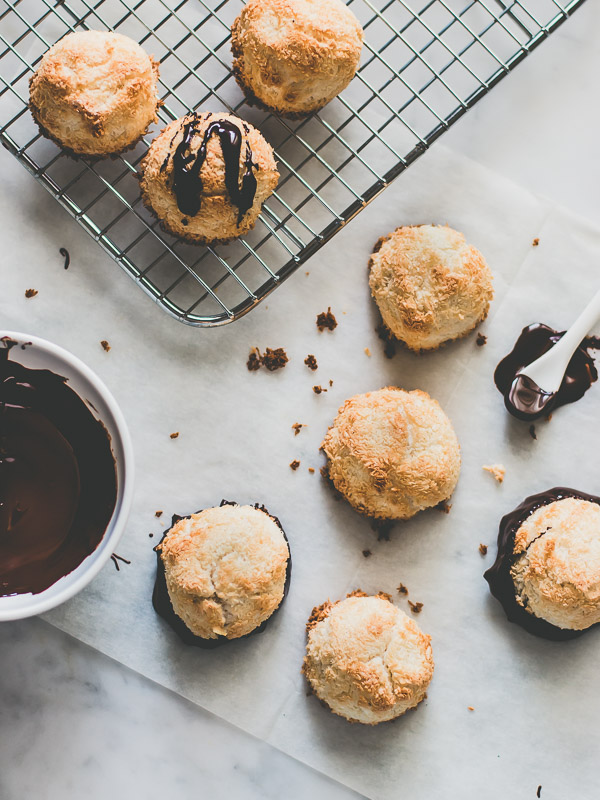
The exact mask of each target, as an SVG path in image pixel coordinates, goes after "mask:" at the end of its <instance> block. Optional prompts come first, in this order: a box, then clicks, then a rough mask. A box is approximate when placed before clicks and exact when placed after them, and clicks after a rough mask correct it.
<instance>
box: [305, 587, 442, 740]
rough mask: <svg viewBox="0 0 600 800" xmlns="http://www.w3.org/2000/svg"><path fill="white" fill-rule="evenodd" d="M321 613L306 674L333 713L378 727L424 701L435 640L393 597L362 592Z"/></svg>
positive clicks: (311, 635)
mask: <svg viewBox="0 0 600 800" xmlns="http://www.w3.org/2000/svg"><path fill="white" fill-rule="evenodd" d="M319 608H321V609H323V611H322V612H321V613H320V614H319V615H318V616H319V618H318V619H317V618H316V617H315V618H314V620H313V622H312V624H310V625H309V626H308V642H307V646H306V657H305V659H304V663H303V666H302V671H303V673H304V675H305V676H306V678H307V680H308V682H309V684H310V686H311V689H312V691H313V692H314V694H315V695H316V696H317V697H318V698H319V699H320V700H321V701H322V702H323V703H324V704H325V705H326V706H327V707H328V708H330V709H331V711H333V712H334V713H335V714H339V715H340V716H343V717H345V718H346V719H347V720H349V721H350V722H361V723H363V724H367V725H376V724H378V723H379V722H384V721H388V720H392V719H396V718H397V717H399V716H400V715H401V714H404V713H405V712H406V711H407V710H408V709H410V708H414V707H415V706H416V705H417V704H418V703H419V702H420V701H421V700H423V699H424V697H425V693H426V690H427V687H428V685H429V683H430V681H431V678H432V675H433V666H434V665H433V656H432V652H431V638H430V637H429V636H427V635H426V634H424V633H423V632H422V631H421V630H420V629H419V627H418V626H417V625H416V623H415V622H414V621H413V620H411V619H409V618H408V617H407V615H406V614H404V612H402V611H400V609H398V608H396V607H395V606H394V605H393V604H392V603H391V601H390V599H389V595H387V594H385V593H383V592H380V593H379V594H378V595H376V596H368V595H366V594H365V593H364V592H361V591H357V592H353V593H351V594H350V595H348V597H347V598H346V599H345V600H342V601H338V602H337V603H333V604H332V603H330V602H329V601H328V602H327V603H325V604H323V606H320V607H319ZM315 611H317V609H315V610H314V611H313V615H312V616H311V619H312V618H313V617H314V616H315Z"/></svg>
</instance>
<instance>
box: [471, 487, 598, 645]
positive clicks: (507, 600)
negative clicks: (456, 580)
mask: <svg viewBox="0 0 600 800" xmlns="http://www.w3.org/2000/svg"><path fill="white" fill-rule="evenodd" d="M565 497H575V498H578V499H580V500H588V501H589V502H590V503H598V504H599V505H600V497H596V495H593V494H585V493H584V492H578V491H577V490H576V489H567V488H565V487H563V486H557V487H555V488H554V489H548V490H547V491H545V492H540V493H539V494H534V495H531V497H527V498H525V500H523V502H522V503H521V505H519V506H517V508H515V510H514V511H511V512H510V514H507V515H506V516H504V517H502V519H501V520H500V529H499V531H498V555H497V557H496V561H495V562H494V564H493V565H492V566H491V567H490V568H489V569H488V570H487V571H486V572H485V573H484V576H483V577H484V578H485V579H486V581H487V582H488V583H489V585H490V592H491V593H492V594H493V595H494V597H495V598H496V599H497V600H499V601H500V603H501V604H502V607H503V608H504V611H505V612H506V616H507V617H508V619H509V620H510V622H516V623H517V625H520V626H521V627H522V628H525V630H527V631H529V632H530V633H533V634H535V635H536V636H542V637H543V638H544V639H552V640H554V641H565V640H567V639H575V638H576V637H577V636H581V634H582V633H585V632H586V631H588V630H590V628H585V629H584V630H571V629H570V628H558V627H557V626H556V625H552V624H551V623H550V622H547V621H546V620H545V619H541V618H540V617H536V616H535V615H534V614H531V613H530V612H529V611H527V610H526V609H525V608H523V606H521V605H519V603H517V600H516V597H515V585H514V583H513V579H512V577H511V574H510V569H511V567H512V565H513V563H514V562H515V560H516V559H517V558H518V556H519V555H521V553H518V554H517V555H515V554H514V553H513V548H514V544H515V535H516V533H517V531H518V530H519V528H520V527H521V525H522V524H523V522H525V520H526V519H527V517H529V516H530V515H531V514H533V512H534V511H536V510H537V509H538V508H541V507H542V506H547V505H550V503H554V502H555V501H556V500H562V499H563V498H565ZM590 627H595V626H593V625H592V626H590Z"/></svg>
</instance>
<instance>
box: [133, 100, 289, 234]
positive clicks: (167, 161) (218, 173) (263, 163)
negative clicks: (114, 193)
mask: <svg viewBox="0 0 600 800" xmlns="http://www.w3.org/2000/svg"><path fill="white" fill-rule="evenodd" d="M198 117H199V118H200V121H199V124H198V125H197V133H196V134H195V135H194V138H193V140H192V148H194V147H196V148H197V147H199V146H200V142H201V141H202V137H203V135H204V132H205V130H206V127H207V126H208V125H209V124H210V123H211V122H214V121H215V120H216V119H223V120H229V121H231V122H234V123H235V124H236V125H238V127H239V129H240V132H241V134H242V147H241V155H240V161H241V166H243V161H242V159H243V158H244V157H245V143H246V142H248V143H249V144H250V147H251V149H252V161H253V163H254V164H256V165H257V168H256V169H254V175H255V177H256V181H257V188H256V195H255V197H254V203H253V205H252V207H251V208H250V209H249V210H248V211H247V212H246V214H245V215H244V217H243V219H242V220H241V222H240V223H239V224H238V208H237V207H236V206H235V205H234V204H233V203H232V202H231V200H230V198H229V193H228V191H227V187H226V185H225V161H224V158H223V152H222V150H221V144H220V141H219V138H218V137H217V136H212V137H211V138H210V139H209V141H208V144H207V157H206V161H205V162H204V164H203V166H202V169H201V171H200V176H201V178H202V202H201V205H200V210H199V211H198V213H197V214H196V215H195V216H189V215H186V214H183V213H182V212H181V211H180V210H179V208H178V205H177V198H176V197H175V194H174V192H173V154H174V153H175V150H176V149H177V147H178V145H179V143H180V142H181V140H182V137H183V129H184V126H185V124H186V121H187V120H188V117H182V118H181V119H177V120H175V121H174V122H171V123H170V124H169V125H167V127H166V128H165V129H164V130H163V131H162V132H161V134H160V135H159V136H157V138H156V139H154V141H153V142H152V144H151V145H150V148H149V150H148V152H147V154H146V156H145V157H144V158H143V160H142V162H141V163H140V190H141V195H142V200H143V202H144V205H145V206H146V207H147V208H148V209H149V210H150V211H152V213H153V214H154V215H155V216H156V217H157V219H159V220H160V222H161V225H162V227H163V228H164V230H166V231H167V232H168V233H171V234H172V235H173V236H179V237H181V238H182V239H185V240H186V241H189V242H193V243H194V244H220V243H225V242H228V241H231V240H232V239H236V238H238V237H239V236H243V235H244V234H245V233H248V231H250V230H251V229H252V228H253V227H254V225H255V224H256V220H257V219H258V216H259V214H260V210H261V207H262V204H263V203H264V201H265V200H266V199H267V198H268V197H269V196H270V195H271V194H272V193H273V191H274V190H275V187H276V186H277V181H278V180H279V173H278V171H277V166H276V163H275V157H274V155H273V149H272V148H271V146H270V145H269V144H268V142H266V141H265V139H264V138H263V136H262V134H261V133H260V132H259V131H258V130H257V129H256V128H254V127H253V126H252V125H250V124H249V123H247V122H244V121H243V120H240V119H239V118H238V117H234V116H233V115H231V114H224V113H218V114H214V113H211V112H199V113H198ZM240 173H241V174H243V169H241V170H240Z"/></svg>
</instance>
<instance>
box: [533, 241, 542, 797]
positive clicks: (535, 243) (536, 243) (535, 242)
mask: <svg viewBox="0 0 600 800" xmlns="http://www.w3.org/2000/svg"><path fill="white" fill-rule="evenodd" d="M539 243H540V240H539V237H537V236H536V237H535V239H534V240H533V242H532V243H531V246H532V247H537V246H538V244H539ZM538 797H539V794H538Z"/></svg>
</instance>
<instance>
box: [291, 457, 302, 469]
mask: <svg viewBox="0 0 600 800" xmlns="http://www.w3.org/2000/svg"><path fill="white" fill-rule="evenodd" d="M299 466H300V462H299V461H298V459H297V458H295V459H294V460H293V461H292V463H291V464H290V469H293V470H294V472H295V471H296V470H297V469H298V467H299Z"/></svg>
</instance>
